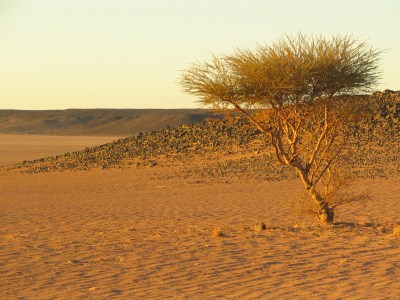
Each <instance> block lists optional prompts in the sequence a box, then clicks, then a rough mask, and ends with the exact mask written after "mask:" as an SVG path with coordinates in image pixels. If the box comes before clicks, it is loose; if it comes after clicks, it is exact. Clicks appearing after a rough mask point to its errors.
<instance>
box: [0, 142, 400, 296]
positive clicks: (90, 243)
mask: <svg viewBox="0 0 400 300" xmlns="http://www.w3.org/2000/svg"><path fill="white" fill-rule="evenodd" d="M29 138H31V137H29ZM62 139H66V138H65V137H64V138H62ZM64 141H65V144H64V143H61V144H60V146H59V148H57V151H69V147H70V146H71V144H70V142H69V141H67V140H64ZM59 142H60V141H58V143H59ZM76 142H77V143H79V141H78V140H76ZM93 142H94V141H93ZM3 143H4V140H3ZM29 143H31V141H30V142H29ZM81 145H82V146H83V144H81ZM10 147H11V146H10ZM15 147H16V148H15V151H14V150H13V149H11V148H12V147H11V148H8V150H7V151H8V152H7V153H15V155H16V156H18V159H22V157H23V156H26V159H29V158H31V157H33V156H35V157H37V156H45V155H48V152H47V151H48V148H46V147H43V148H42V147H37V148H35V147H30V148H29V149H27V151H24V152H23V153H22V152H21V151H20V150H18V145H16V146H15ZM62 147H65V148H62ZM2 149H4V148H2ZM25 149H26V148H25ZM33 149H36V150H33ZM2 151H4V150H2ZM18 151H19V152H18ZM51 151H53V150H51ZM17 153H19V154H18V155H17ZM0 157H1V159H2V163H4V162H5V161H6V162H7V161H13V159H10V158H6V159H5V158H4V154H2V155H0ZM15 159H17V158H15ZM183 163H184V162H183ZM199 163H201V162H199ZM181 171H182V165H180V166H179V165H171V166H168V167H165V166H162V165H160V166H159V165H156V166H153V167H150V166H143V167H136V166H129V167H127V168H124V169H110V170H98V169H94V170H91V171H66V172H62V173H59V172H49V173H38V174H23V173H20V172H19V171H18V170H12V171H5V170H2V171H0V218H1V226H0V265H1V266H0V270H1V271H0V298H1V299H289V298H294V299H399V297H400V281H399V280H398V278H399V276H400V255H399V254H400V238H399V237H394V236H393V234H392V227H393V225H394V224H396V222H398V221H400V208H399V205H398V200H399V195H400V178H399V177H392V178H378V179H359V180H357V181H356V182H355V183H354V185H352V189H353V190H354V191H365V190H367V191H369V193H370V195H371V200H369V201H368V202H366V203H353V204H351V205H346V206H342V207H339V208H338V210H337V213H336V215H337V217H336V224H335V225H334V226H330V227H329V226H328V227H319V226H317V225H316V224H317V222H316V219H315V220H314V218H312V217H310V216H299V215H296V213H295V212H294V211H293V210H292V208H291V207H290V205H288V203H289V202H290V201H288V199H290V198H291V197H293V196H294V195H295V194H296V193H297V192H299V191H301V190H302V187H301V186H300V185H299V183H298V182H297V181H296V180H281V181H273V182H271V181H261V182H257V181H254V180H242V181H236V182H227V183H221V182H207V183H199V182H197V181H195V180H193V179H191V178H186V179H184V178H181V177H176V176H174V174H176V172H181ZM259 221H262V222H264V223H265V224H266V226H267V230H265V231H260V232H256V231H255V230H254V224H256V223H257V222H259ZM215 227H220V228H221V231H222V236H219V237H214V236H213V230H214V228H215Z"/></svg>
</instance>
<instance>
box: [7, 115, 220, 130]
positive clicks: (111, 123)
mask: <svg viewBox="0 0 400 300" xmlns="http://www.w3.org/2000/svg"><path fill="white" fill-rule="evenodd" d="M212 116H215V115H214V114H213V113H212V112H211V111H210V110H201V109H67V110H41V111H40V110H39V111H35V110H0V133H2V134H41V135H76V136H78V135H83V136H84V135H91V136H129V135H134V134H138V133H139V132H143V133H147V132H150V131H153V130H159V129H163V128H166V127H176V126H180V125H183V124H196V123H201V122H203V121H204V120H205V119H207V118H209V117H212Z"/></svg>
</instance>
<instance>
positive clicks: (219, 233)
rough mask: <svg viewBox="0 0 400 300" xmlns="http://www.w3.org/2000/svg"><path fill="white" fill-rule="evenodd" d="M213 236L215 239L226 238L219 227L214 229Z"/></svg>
mask: <svg viewBox="0 0 400 300" xmlns="http://www.w3.org/2000/svg"><path fill="white" fill-rule="evenodd" d="M212 236H213V237H214V238H217V237H222V236H224V233H223V232H222V229H221V227H219V226H216V227H214V229H213V233H212Z"/></svg>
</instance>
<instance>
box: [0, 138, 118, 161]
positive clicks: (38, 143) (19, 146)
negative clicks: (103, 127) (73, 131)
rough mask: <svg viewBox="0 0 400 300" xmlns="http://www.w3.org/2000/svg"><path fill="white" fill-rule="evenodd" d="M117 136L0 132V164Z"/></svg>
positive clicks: (87, 144)
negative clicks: (13, 133) (12, 133)
mask: <svg viewBox="0 0 400 300" xmlns="http://www.w3.org/2000/svg"><path fill="white" fill-rule="evenodd" d="M116 139H117V137H94V136H48V135H7V134H0V166H1V165H6V164H12V163H16V162H19V161H23V160H32V159H36V158H41V157H45V156H51V155H57V154H61V153H64V152H68V151H76V150H81V149H84V148H86V147H90V146H95V145H99V144H104V143H109V142H112V141H113V140H116Z"/></svg>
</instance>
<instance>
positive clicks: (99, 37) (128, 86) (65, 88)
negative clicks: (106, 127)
mask: <svg viewBox="0 0 400 300" xmlns="http://www.w3.org/2000/svg"><path fill="white" fill-rule="evenodd" d="M399 15H400V1H398V0H329V1H328V0H325V1H324V0H298V1H296V0H291V1H290V0H276V1H273V0H0V108H15V109H61V108H100V107H101V108H184V107H196V104H195V102H194V100H195V99H194V98H193V97H192V96H189V95H185V94H183V93H182V92H181V89H180V87H179V85H178V83H177V82H178V76H179V70H182V69H185V68H186V67H187V66H188V65H189V64H190V63H192V62H196V61H205V60H208V59H209V58H210V55H211V54H212V53H215V54H220V53H228V52H231V51H232V50H233V49H234V48H236V47H247V48H254V47H255V46H256V45H257V43H258V44H263V43H269V42H272V41H275V40H277V39H278V38H280V37H281V36H282V35H283V34H284V33H287V34H296V33H297V32H299V31H301V32H302V33H305V34H309V33H313V34H324V35H332V34H353V35H354V36H355V37H357V38H359V39H361V40H367V41H368V42H369V44H370V45H371V46H373V47H375V48H379V49H386V52H385V53H384V55H383V59H382V63H381V66H382V71H383V80H382V84H381V86H379V87H378V88H379V89H386V88H390V89H394V90H400V80H399V79H400V39H399V32H400V17H399Z"/></svg>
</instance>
